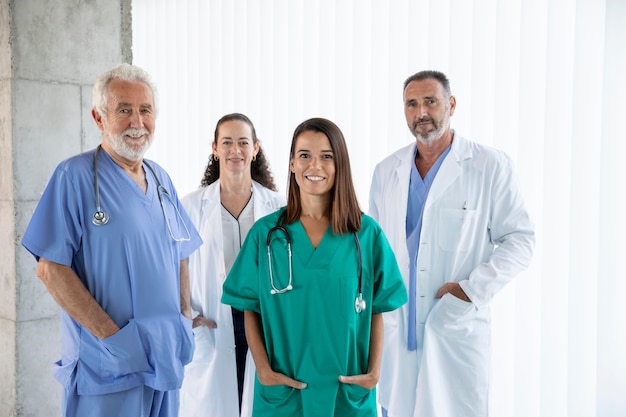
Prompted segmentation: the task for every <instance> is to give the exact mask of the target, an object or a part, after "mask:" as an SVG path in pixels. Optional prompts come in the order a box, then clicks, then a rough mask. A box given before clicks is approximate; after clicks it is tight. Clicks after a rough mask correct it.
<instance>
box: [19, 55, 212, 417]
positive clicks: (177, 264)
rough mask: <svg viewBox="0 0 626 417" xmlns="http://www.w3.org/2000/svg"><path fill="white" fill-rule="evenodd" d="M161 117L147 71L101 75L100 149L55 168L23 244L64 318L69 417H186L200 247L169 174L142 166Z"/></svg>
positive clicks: (97, 99)
mask: <svg viewBox="0 0 626 417" xmlns="http://www.w3.org/2000/svg"><path fill="white" fill-rule="evenodd" d="M156 113H157V109H156V100H155V88H154V86H153V85H152V82H151V81H150V77H149V75H148V74H147V73H146V72H145V71H143V70H142V69H141V68H138V67H136V66H132V65H128V64H122V65H120V66H118V67H116V68H114V69H112V70H111V71H108V72H106V73H104V74H102V75H101V76H100V77H99V78H98V79H97V80H96V83H95V84H94V88H93V109H92V115H93V118H94V120H95V122H96V124H97V125H98V127H99V128H100V130H101V131H102V139H103V140H102V144H101V145H100V146H98V148H97V149H94V150H91V151H88V152H85V153H83V154H80V155H76V156H74V157H72V158H69V159H67V160H65V161H63V162H61V163H60V164H59V166H58V167H57V168H56V170H55V172H54V173H53V175H52V177H51V179H50V181H49V183H48V185H47V187H46V189H45V191H44V193H43V195H42V198H41V200H40V202H39V204H38V206H37V208H36V210H35V212H34V215H33V217H32V219H31V222H30V224H29V225H28V228H27V229H26V232H25V234H24V238H23V240H22V244H23V245H24V247H25V248H26V249H27V250H28V251H29V252H31V253H32V254H33V255H34V256H35V258H36V259H37V261H38V266H37V275H38V276H39V278H40V279H41V280H42V282H43V283H44V284H45V285H46V288H47V289H48V291H49V292H50V294H51V295H52V297H53V298H54V299H55V300H56V301H57V303H58V304H59V305H60V306H61V308H62V312H61V320H62V343H63V348H62V358H61V360H59V361H58V362H57V363H56V367H55V370H54V376H55V378H56V379H57V380H58V381H59V382H60V383H61V384H62V385H63V389H64V397H63V398H64V400H63V415H64V416H66V417H69V416H80V417H104V416H146V417H148V416H149V417H157V416H158V417H168V416H176V415H177V414H178V389H179V388H180V386H181V384H182V379H183V369H184V366H185V364H187V363H188V362H189V361H190V360H191V358H192V355H193V347H194V346H193V334H192V330H191V312H190V303H189V277H188V268H187V258H188V256H189V255H190V254H191V253H192V252H193V251H194V250H196V249H197V248H198V247H199V246H200V245H201V244H202V240H201V238H200V236H199V235H198V233H197V231H196V230H195V228H194V227H193V224H192V223H191V221H190V220H189V218H188V217H187V214H186V213H185V211H184V209H183V208H182V206H181V205H180V202H179V200H178V196H177V194H176V190H175V189H174V186H173V184H172V182H171V180H170V178H169V176H168V175H167V173H166V172H165V171H164V170H163V169H162V168H161V167H159V166H158V165H157V164H156V163H154V162H151V161H147V160H145V159H143V155H144V154H145V152H146V151H147V149H148V148H149V146H150V143H151V141H152V138H153V133H154V128H155V119H156Z"/></svg>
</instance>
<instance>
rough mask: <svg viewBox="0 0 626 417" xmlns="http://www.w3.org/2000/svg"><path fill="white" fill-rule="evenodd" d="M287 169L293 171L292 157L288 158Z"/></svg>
mask: <svg viewBox="0 0 626 417" xmlns="http://www.w3.org/2000/svg"><path fill="white" fill-rule="evenodd" d="M289 171H291V172H292V173H293V172H295V171H294V170H293V158H291V159H289Z"/></svg>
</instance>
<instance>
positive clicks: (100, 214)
mask: <svg viewBox="0 0 626 417" xmlns="http://www.w3.org/2000/svg"><path fill="white" fill-rule="evenodd" d="M101 147H102V145H98V147H97V148H96V151H95V152H94V153H93V186H94V191H95V194H96V212H95V213H94V214H93V216H92V217H91V222H92V223H93V224H95V225H96V226H103V225H105V224H107V223H108V222H109V214H108V213H107V212H105V211H104V210H102V209H101V208H100V187H99V186H98V152H100V148H101ZM143 163H144V164H146V166H147V167H148V169H150V172H152V175H153V176H154V179H155V180H156V182H157V195H158V196H159V202H160V203H161V210H162V211H163V216H165V223H166V224H167V230H168V231H169V233H170V236H171V237H172V239H174V240H175V241H176V242H183V241H188V240H190V239H191V236H190V234H189V229H188V228H187V225H186V224H185V221H184V220H183V218H182V216H181V214H180V212H179V211H178V208H177V207H176V205H175V204H174V202H173V201H172V197H171V195H170V193H169V191H167V189H166V188H165V187H164V186H163V185H162V184H161V181H159V177H157V175H156V172H155V171H154V168H152V165H150V164H149V163H148V161H146V160H144V161H143ZM164 195H165V196H166V197H167V198H169V199H170V201H171V202H172V207H174V210H175V212H176V215H177V217H178V220H179V221H180V222H181V224H182V225H183V227H184V228H185V232H186V234H187V236H183V237H180V238H176V237H174V234H173V233H172V228H171V226H170V221H169V219H168V217H167V214H166V209H165V203H164V202H163V196H164Z"/></svg>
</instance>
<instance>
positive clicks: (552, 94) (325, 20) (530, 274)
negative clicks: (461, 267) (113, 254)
mask: <svg viewBox="0 0 626 417" xmlns="http://www.w3.org/2000/svg"><path fill="white" fill-rule="evenodd" d="M624 22H626V2H623V1H621V0H474V1H472V0H394V1H380V0H379V1H376V0H359V1H355V0H337V1H335V0H177V1H174V0H133V59H134V63H135V64H137V65H139V66H142V67H143V68H145V69H146V70H147V71H148V72H150V73H151V74H152V76H153V77H154V79H155V81H156V84H157V86H158V89H159V105H160V106H159V107H160V113H159V117H158V121H157V131H156V139H155V142H154V144H153V146H152V148H151V149H150V151H149V153H148V155H147V156H148V157H149V158H151V159H154V160H156V161H157V162H159V163H160V164H161V165H163V166H164V167H165V168H166V169H167V170H168V171H169V173H170V175H171V176H172V179H173V181H174V183H175V185H176V187H177V190H178V192H179V194H180V195H184V194H187V193H188V192H190V191H193V190H194V189H196V188H197V187H198V185H199V183H200V179H201V177H202V173H203V170H204V167H205V165H206V161H207V159H208V156H209V153H210V152H211V141H212V140H213V131H214V128H215V123H216V121H217V120H218V119H219V118H220V117H221V116H222V115H224V114H226V113H231V112H241V113H245V114H246V115H248V116H249V117H250V118H251V119H252V121H253V122H254V123H255V126H256V129H257V133H258V135H259V137H260V138H261V140H262V146H263V148H264V150H265V152H266V154H267V156H268V158H269V160H270V163H271V166H272V169H273V172H274V176H275V179H276V182H277V185H278V186H279V188H280V189H281V190H282V191H283V192H284V191H285V189H286V181H287V173H288V153H289V144H290V141H291V135H292V133H293V130H294V128H295V127H296V126H297V125H298V124H299V123H300V122H302V121H303V120H305V119H307V118H310V117H317V116H319V117H326V118H329V119H331V120H333V121H334V122H336V123H337V124H338V125H339V127H340V128H341V129H342V131H343V133H344V135H345V136H346V139H347V142H348V147H349V151H350V158H351V163H352V170H353V176H354V179H355V185H356V188H357V194H358V197H359V200H360V202H361V204H362V208H363V209H364V210H367V199H368V192H369V184H370V180H371V174H372V171H373V168H374V166H375V164H376V163H377V162H379V161H380V160H381V159H382V158H383V157H384V156H386V155H387V154H389V153H390V152H392V151H393V150H395V149H397V148H399V147H401V146H403V145H405V144H407V143H409V142H411V141H412V140H413V138H412V137H411V136H410V134H409V132H408V129H407V127H406V123H405V120H404V115H403V107H402V85H403V82H404V80H405V79H406V77H408V76H409V75H411V74H413V73H415V72H417V71H419V70H422V69H437V70H441V71H443V72H445V73H446V74H447V75H448V76H449V78H450V80H451V85H452V90H453V93H454V95H455V96H456V98H457V109H456V112H455V114H454V116H453V117H452V126H453V128H455V129H456V131H457V132H458V133H459V134H462V135H463V136H466V137H469V138H470V139H473V140H475V141H477V142H481V143H484V144H487V145H491V146H495V147H498V148H500V149H503V150H505V151H506V152H507V153H509V155H511V156H512V157H513V159H514V161H515V163H516V167H517V171H518V174H519V177H520V181H521V183H522V188H523V191H524V194H525V197H526V200H527V204H528V206H529V209H530V211H531V214H532V216H533V219H534V221H535V224H536V227H537V238H538V241H537V247H536V254H535V257H534V261H533V263H532V266H531V267H530V268H529V269H528V271H526V272H524V273H522V274H521V275H520V276H519V277H518V278H517V279H516V280H515V281H514V282H513V283H512V284H510V285H509V286H508V287H507V288H505V289H504V290H503V291H502V292H501V293H500V294H498V296H497V297H496V299H495V301H494V302H493V304H492V316H493V319H492V323H493V352H492V353H493V361H492V362H493V366H492V367H493V369H492V378H493V388H492V392H491V396H490V402H491V409H492V415H493V416H496V417H513V416H516V417H528V416H544V417H559V416H563V417H565V416H568V417H571V416H580V417H588V416H602V417H604V416H607V417H609V416H610V417H613V416H626V360H625V359H624V358H623V357H624V354H625V353H626V325H625V324H624V317H626V301H624V300H623V298H624V295H626V273H625V272H624V268H623V267H621V264H620V263H619V259H620V258H619V257H620V255H622V254H623V253H624V251H625V249H626V244H624V236H626V221H625V220H624V219H625V218H626V216H625V215H624V214H623V210H622V207H623V206H624V202H625V200H626V199H625V196H624V194H625V192H626V186H625V184H624V182H625V180H626V175H624V173H623V170H622V169H620V166H621V165H623V162H622V161H621V159H623V157H624V155H625V153H626V152H625V150H626V149H625V145H624V139H623V138H622V137H618V132H619V128H620V126H619V125H618V124H619V123H620V122H621V120H620V116H621V115H620V114H618V112H620V110H621V112H623V110H624V106H623V104H622V103H621V100H622V98H623V97H624V94H625V93H626V81H625V78H626V77H625V76H624V75H625V74H626V47H625V46H624V45H626V24H625V23H624Z"/></svg>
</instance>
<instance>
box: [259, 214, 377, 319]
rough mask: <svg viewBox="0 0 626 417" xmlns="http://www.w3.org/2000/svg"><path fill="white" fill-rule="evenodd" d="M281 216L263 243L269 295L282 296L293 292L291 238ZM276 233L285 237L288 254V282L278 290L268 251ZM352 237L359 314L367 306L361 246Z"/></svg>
mask: <svg viewBox="0 0 626 417" xmlns="http://www.w3.org/2000/svg"><path fill="white" fill-rule="evenodd" d="M283 215H284V212H283V213H282V214H281V215H280V217H278V221H277V222H276V226H274V227H272V228H271V229H270V230H269V232H267V239H266V241H265V243H266V245H267V263H268V265H269V272H270V284H271V286H272V289H271V290H270V294H272V295H275V294H283V293H285V292H287V291H291V290H293V285H292V281H293V270H292V267H291V236H290V235H289V232H288V231H287V228H286V227H284V226H283V225H282V221H281V220H282V218H283ZM276 231H280V232H282V233H283V234H284V235H285V239H286V240H287V254H288V259H289V261H288V262H289V282H288V283H287V286H286V287H284V288H280V289H279V288H277V287H276V284H274V274H273V272H272V251H271V249H270V247H271V243H272V234H273V233H274V232H276ZM353 235H354V242H355V243H356V249H357V251H358V253H359V295H358V296H357V297H356V298H355V300H354V310H355V311H356V312H357V313H360V312H362V311H363V310H365V307H366V306H367V304H366V303H365V300H364V299H363V259H362V255H361V244H360V242H359V237H358V236H357V234H356V232H355V233H353Z"/></svg>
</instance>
